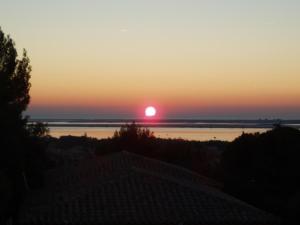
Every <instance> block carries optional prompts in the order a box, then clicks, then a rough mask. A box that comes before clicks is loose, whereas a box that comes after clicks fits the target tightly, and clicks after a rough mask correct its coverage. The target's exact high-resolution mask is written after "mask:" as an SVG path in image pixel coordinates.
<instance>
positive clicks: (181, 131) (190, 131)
mask: <svg viewBox="0 0 300 225" xmlns="http://www.w3.org/2000/svg"><path fill="white" fill-rule="evenodd" d="M268 129H269V128H181V127H179V128H176V127H152V128H150V130H151V131H153V132H154V135H155V136H156V137H161V138H183V139H186V140H198V141H207V140H214V139H216V140H226V141H232V140H234V139H235V138H236V137H238V136H240V135H241V134H242V133H243V132H245V133H255V132H265V131H267V130H268ZM115 130H118V127H63V126H60V127H51V126H50V134H51V135H52V136H54V137H60V136H63V135H73V136H82V135H84V134H85V133H86V134H87V135H88V136H90V137H96V138H107V137H112V135H113V133H114V131H115Z"/></svg>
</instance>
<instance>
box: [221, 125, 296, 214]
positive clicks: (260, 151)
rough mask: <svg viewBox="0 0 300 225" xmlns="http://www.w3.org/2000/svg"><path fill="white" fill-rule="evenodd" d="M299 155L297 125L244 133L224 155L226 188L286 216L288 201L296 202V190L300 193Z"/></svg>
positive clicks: (223, 166) (236, 194)
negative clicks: (259, 132)
mask: <svg viewBox="0 0 300 225" xmlns="http://www.w3.org/2000/svg"><path fill="white" fill-rule="evenodd" d="M299 158H300V131H299V130H297V129H294V128H290V127H282V126H280V125H278V126H276V127H275V128H274V129H273V130H271V131H268V132H266V133H262V134H258V133H257V134H243V135H242V136H240V137H239V138H237V139H236V140H234V141H233V142H232V143H231V144H230V145H229V146H228V149H227V150H226V151H224V153H223V155H222V161H221V165H222V169H223V171H224V189H225V191H227V192H229V193H230V194H233V195H235V196H237V197H238V198H241V199H243V200H245V201H247V202H249V203H251V204H253V205H255V206H258V207H260V208H263V209H265V210H268V211H270V212H273V213H275V214H278V215H281V216H284V215H285V214H286V212H287V210H286V209H287V208H289V202H292V204H296V203H295V202H294V201H292V200H293V199H294V196H296V195H297V193H298V195H297V196H299V191H300V184H299V179H300V164H299ZM298 199H299V197H298ZM298 204H299V202H298ZM291 213H292V212H291V211H290V210H289V214H291Z"/></svg>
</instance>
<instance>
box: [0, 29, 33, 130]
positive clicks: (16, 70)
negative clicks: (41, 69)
mask: <svg viewBox="0 0 300 225" xmlns="http://www.w3.org/2000/svg"><path fill="white" fill-rule="evenodd" d="M17 56H18V55H17V51H16V48H15V44H14V42H13V40H12V39H11V38H10V37H9V36H6V35H5V34H4V33H3V32H2V30H1V28H0V107H1V111H0V118H1V123H2V124H1V125H2V127H3V126H5V127H12V126H13V127H14V128H17V127H19V128H20V127H24V125H25V124H26V118H23V115H22V112H23V111H25V110H26V108H27V106H28V104H29V101H30V96H29V89H30V82H29V79H30V72H31V66H30V64H29V62H30V61H29V58H28V57H27V53H26V50H23V56H22V58H21V59H18V58H17Z"/></svg>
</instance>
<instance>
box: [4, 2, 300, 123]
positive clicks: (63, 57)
mask: <svg viewBox="0 0 300 225" xmlns="http://www.w3.org/2000/svg"><path fill="white" fill-rule="evenodd" d="M299 11H300V2H299V1H297V0H286V1H283V0H273V1H271V0H260V1H258V0H253V1H248V0H239V1H238V0H227V1H222V0H210V1H208V0H204V1H196V0H184V1H183V0H172V1H171V0H164V1H162V0H160V1H158V0H153V1H146V0H127V1H124V0H115V1H103V0H102V1H95V0H87V1H81V0H72V1H71V0H53V1H46V0H28V1H21V2H20V1H18V0H2V1H1V7H0V26H1V28H2V30H3V31H4V32H5V33H6V34H9V35H10V36H11V37H12V39H13V40H14V41H15V42H16V45H17V46H16V47H17V48H18V50H19V54H21V50H22V48H25V49H26V50H27V51H28V55H29V58H30V59H31V65H32V68H33V71H32V79H31V83H32V89H31V97H32V99H31V104H30V107H29V109H28V111H27V113H28V114H29V115H31V116H32V117H33V118H124V119H128V118H129V119H131V118H140V117H142V115H143V110H144V108H145V107H146V106H147V105H154V106H155V107H156V108H157V111H158V117H159V118H196V119H260V118H261V119H264V118H268V119H276V118H281V119H300V88H299V84H300V45H299V40H300V14H299Z"/></svg>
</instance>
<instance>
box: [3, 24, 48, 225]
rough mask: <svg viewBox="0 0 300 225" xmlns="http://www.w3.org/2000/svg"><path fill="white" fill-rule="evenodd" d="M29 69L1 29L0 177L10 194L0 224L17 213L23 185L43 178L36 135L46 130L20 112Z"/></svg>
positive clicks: (26, 60) (25, 97) (23, 107)
mask: <svg viewBox="0 0 300 225" xmlns="http://www.w3.org/2000/svg"><path fill="white" fill-rule="evenodd" d="M30 72H31V66H30V61H29V58H28V56H27V53H26V51H25V50H23V55H22V57H21V58H18V54H17V50H16V48H15V43H14V42H13V40H12V39H11V38H10V37H9V36H8V35H5V34H4V33H3V31H2V30H1V28H0V174H1V177H0V178H1V179H2V181H3V180H4V181H5V185H6V186H8V188H7V189H6V190H8V193H4V195H6V196H9V197H8V198H7V200H6V201H5V202H1V205H2V204H3V205H5V207H4V211H3V212H2V210H1V211H0V223H1V224H2V222H3V221H5V218H7V217H13V216H14V215H15V214H16V212H17V209H18V205H19V203H20V202H21V199H22V196H23V195H24V193H25V190H26V188H28V186H30V187H34V186H37V185H40V184H41V181H42V169H41V168H42V167H43V164H44V155H43V154H44V152H43V148H42V146H41V144H40V143H39V141H38V137H37V136H36V135H35V134H36V133H38V134H39V135H41V132H44V131H46V129H43V127H42V126H40V129H36V128H35V127H33V126H30V127H29V126H28V125H27V117H25V116H24V115H23V112H24V111H25V110H26V109H27V106H28V104H29V101H30V95H29V90H30V86H31V84H30V81H29V80H30ZM29 128H30V129H29ZM4 181H3V182H4ZM1 194H3V193H1ZM0 208H2V207H0Z"/></svg>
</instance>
